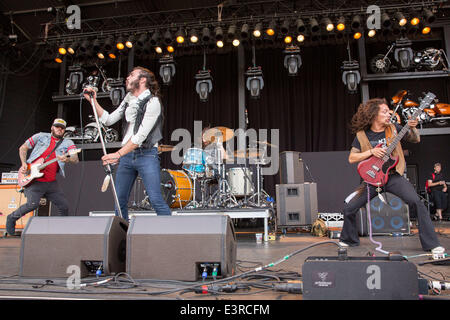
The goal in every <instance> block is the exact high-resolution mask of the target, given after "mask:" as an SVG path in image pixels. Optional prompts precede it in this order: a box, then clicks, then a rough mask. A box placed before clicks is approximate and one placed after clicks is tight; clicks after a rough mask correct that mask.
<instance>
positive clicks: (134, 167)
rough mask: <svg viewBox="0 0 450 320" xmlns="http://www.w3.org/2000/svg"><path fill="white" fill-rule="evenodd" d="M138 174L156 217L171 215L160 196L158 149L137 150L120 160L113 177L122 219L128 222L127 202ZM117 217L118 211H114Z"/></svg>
mask: <svg viewBox="0 0 450 320" xmlns="http://www.w3.org/2000/svg"><path fill="white" fill-rule="evenodd" d="M138 174H139V175H140V176H141V178H142V181H143V182H144V186H145V190H146V191H147V195H148V197H149V200H150V203H151V205H152V207H153V209H155V211H156V214H157V215H171V214H172V212H171V211H170V208H169V206H168V205H167V202H166V201H164V198H163V196H162V194H161V170H160V165H159V156H158V149H157V148H156V147H153V148H151V149H142V148H138V149H136V150H134V151H132V152H130V153H127V154H126V155H124V156H123V157H121V158H120V163H119V166H118V168H117V172H116V177H115V186H116V192H117V198H118V200H119V205H120V210H121V211H122V217H123V218H124V219H126V220H128V200H129V198H130V193H131V190H132V188H133V184H134V181H135V180H136V177H137V176H138ZM116 215H117V216H118V215H119V213H118V210H117V209H116Z"/></svg>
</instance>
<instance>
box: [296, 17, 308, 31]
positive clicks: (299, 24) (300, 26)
mask: <svg viewBox="0 0 450 320" xmlns="http://www.w3.org/2000/svg"><path fill="white" fill-rule="evenodd" d="M295 24H296V26H297V32H298V33H305V31H306V26H305V23H304V22H303V20H302V19H301V18H298V19H297V21H296V22H295Z"/></svg>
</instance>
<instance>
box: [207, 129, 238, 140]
mask: <svg viewBox="0 0 450 320" xmlns="http://www.w3.org/2000/svg"><path fill="white" fill-rule="evenodd" d="M233 137H234V133H233V130H231V129H230V128H227V127H214V128H211V129H208V130H206V131H205V133H204V134H203V137H202V138H203V141H205V142H215V141H216V139H220V140H221V141H222V142H225V141H228V140H230V139H231V138H233Z"/></svg>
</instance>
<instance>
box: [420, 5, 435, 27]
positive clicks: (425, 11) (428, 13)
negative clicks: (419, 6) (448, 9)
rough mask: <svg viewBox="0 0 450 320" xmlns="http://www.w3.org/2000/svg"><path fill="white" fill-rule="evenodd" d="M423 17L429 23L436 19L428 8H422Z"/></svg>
mask: <svg viewBox="0 0 450 320" xmlns="http://www.w3.org/2000/svg"><path fill="white" fill-rule="evenodd" d="M423 17H424V19H425V21H426V22H427V23H430V24H431V23H433V22H435V21H436V16H435V15H434V13H433V12H431V10H430V9H428V8H425V9H423Z"/></svg>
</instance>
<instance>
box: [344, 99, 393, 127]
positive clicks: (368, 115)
mask: <svg viewBox="0 0 450 320" xmlns="http://www.w3.org/2000/svg"><path fill="white" fill-rule="evenodd" d="M382 104H386V105H387V102H386V99H384V98H374V99H370V100H367V101H366V102H364V103H361V104H360V105H359V107H358V110H357V111H356V113H355V114H354V115H353V117H352V120H351V122H350V130H351V131H352V133H356V132H358V131H361V130H367V129H369V128H370V126H371V125H372V122H373V121H374V120H375V118H376V117H377V115H378V111H379V109H380V105H382Z"/></svg>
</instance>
